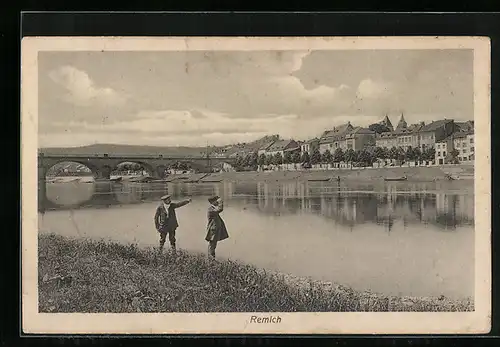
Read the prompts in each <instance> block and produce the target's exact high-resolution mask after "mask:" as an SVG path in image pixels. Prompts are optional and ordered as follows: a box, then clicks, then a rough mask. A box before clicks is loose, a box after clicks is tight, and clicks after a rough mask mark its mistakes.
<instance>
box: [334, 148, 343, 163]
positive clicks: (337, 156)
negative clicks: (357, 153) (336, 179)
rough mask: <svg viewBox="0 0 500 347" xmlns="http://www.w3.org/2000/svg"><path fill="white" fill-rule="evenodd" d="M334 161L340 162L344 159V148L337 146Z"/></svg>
mask: <svg viewBox="0 0 500 347" xmlns="http://www.w3.org/2000/svg"><path fill="white" fill-rule="evenodd" d="M333 161H334V162H335V163H340V162H341V161H344V151H343V150H342V148H337V149H336V150H335V152H334V153H333Z"/></svg>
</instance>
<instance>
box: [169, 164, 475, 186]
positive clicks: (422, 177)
mask: <svg viewBox="0 0 500 347" xmlns="http://www.w3.org/2000/svg"><path fill="white" fill-rule="evenodd" d="M448 175H451V176H452V177H453V178H454V179H456V180H473V179H474V166H473V165H454V166H430V167H404V166H403V167H385V168H352V169H330V170H326V169H325V170H297V171H263V172H255V171H249V172H221V173H213V174H182V175H170V176H169V177H168V178H167V181H169V182H191V183H192V182H206V183H211V182H235V183H239V182H276V181H329V180H332V181H335V180H337V178H340V180H341V181H361V182H363V181H365V182H366V181H372V182H377V181H379V182H384V179H386V178H400V177H403V176H405V177H406V178H407V182H434V181H447V180H448Z"/></svg>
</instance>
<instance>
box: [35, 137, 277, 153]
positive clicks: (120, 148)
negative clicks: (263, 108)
mask: <svg viewBox="0 0 500 347" xmlns="http://www.w3.org/2000/svg"><path fill="white" fill-rule="evenodd" d="M278 138H279V136H278V135H272V136H264V137H262V138H261V139H258V140H256V141H253V142H249V143H241V144H236V145H227V146H217V147H214V146H211V147H210V152H212V153H213V152H219V151H221V150H222V148H225V149H226V153H228V154H230V153H233V152H238V151H256V150H258V149H259V148H260V147H261V146H262V145H264V144H265V143H268V142H270V141H276V140H277V139H278ZM206 150H207V149H206V148H205V147H173V146H171V147H160V146H137V145H118V144H94V145H89V146H82V147H51V148H40V152H42V153H44V154H66V155H71V154H80V155H84V154H103V153H107V154H109V155H159V154H162V155H172V156H199V155H204V154H205V153H206Z"/></svg>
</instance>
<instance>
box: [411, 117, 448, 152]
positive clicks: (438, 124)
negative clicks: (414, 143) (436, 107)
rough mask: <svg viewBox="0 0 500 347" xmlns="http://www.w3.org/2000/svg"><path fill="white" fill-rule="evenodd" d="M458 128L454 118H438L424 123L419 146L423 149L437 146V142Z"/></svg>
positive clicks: (420, 132)
mask: <svg viewBox="0 0 500 347" xmlns="http://www.w3.org/2000/svg"><path fill="white" fill-rule="evenodd" d="M457 130H458V128H457V127H456V126H455V123H454V122H453V120H452V119H443V120H438V121H434V122H432V123H429V124H427V125H424V126H423V127H422V128H421V129H420V131H419V137H418V141H419V147H420V149H421V150H422V151H424V150H425V149H427V148H435V145H436V143H437V142H441V141H442V140H444V139H445V138H447V137H448V136H450V135H451V134H453V133H454V132H455V131H457Z"/></svg>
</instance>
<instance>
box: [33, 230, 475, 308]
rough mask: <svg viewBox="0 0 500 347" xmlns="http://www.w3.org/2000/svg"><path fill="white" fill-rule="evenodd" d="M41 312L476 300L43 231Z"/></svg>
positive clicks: (461, 303) (454, 304)
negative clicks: (380, 289)
mask: <svg viewBox="0 0 500 347" xmlns="http://www.w3.org/2000/svg"><path fill="white" fill-rule="evenodd" d="M38 247H39V253H38V254H39V258H38V291H39V293H38V296H39V305H40V306H39V311H40V312H79V313H91V312H92V313H97V312H110V313H111V312H114V313H125V312H346V311H351V312H361V311H365V312H388V311H399V312H409V311H413V312H452V311H455V312H456V311H462V312H463V311H473V310H474V302H473V299H472V298H463V299H450V298H446V297H444V296H440V297H397V296H388V295H384V294H378V293H372V292H361V291H355V290H353V289H351V288H349V287H346V286H343V285H340V284H334V283H328V282H320V281H315V280H311V279H307V278H299V277H295V276H291V275H287V274H283V273H276V272H270V271H267V270H264V269H259V268H256V267H254V266H252V265H247V264H242V263H239V262H235V261H232V260H225V259H222V260H216V261H209V260H208V259H207V258H206V256H205V255H202V254H195V253H188V252H183V251H179V252H178V253H177V254H176V255H173V254H169V253H164V254H162V255H160V254H158V252H157V250H155V249H142V248H139V247H137V246H136V245H133V244H130V245H122V244H118V243H109V242H104V241H91V240H84V239H69V238H64V237H61V236H57V235H54V234H49V235H39V237H38Z"/></svg>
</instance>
